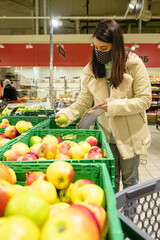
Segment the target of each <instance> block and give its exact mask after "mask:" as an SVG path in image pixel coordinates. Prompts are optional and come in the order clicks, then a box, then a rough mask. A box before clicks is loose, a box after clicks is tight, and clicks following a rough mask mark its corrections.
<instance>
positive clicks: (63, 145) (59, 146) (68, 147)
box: [58, 142, 71, 150]
mask: <svg viewBox="0 0 160 240" xmlns="http://www.w3.org/2000/svg"><path fill="white" fill-rule="evenodd" d="M58 148H66V149H68V150H69V149H70V148H71V146H70V144H69V143H68V142H61V143H59V144H58Z"/></svg>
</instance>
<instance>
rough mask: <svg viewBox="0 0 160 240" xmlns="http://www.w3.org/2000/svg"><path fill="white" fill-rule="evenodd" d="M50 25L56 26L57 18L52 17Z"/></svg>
mask: <svg viewBox="0 0 160 240" xmlns="http://www.w3.org/2000/svg"><path fill="white" fill-rule="evenodd" d="M52 25H53V27H58V20H57V19H52Z"/></svg>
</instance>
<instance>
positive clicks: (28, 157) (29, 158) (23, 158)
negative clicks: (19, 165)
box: [17, 153, 37, 161]
mask: <svg viewBox="0 0 160 240" xmlns="http://www.w3.org/2000/svg"><path fill="white" fill-rule="evenodd" d="M34 160H37V156H35V155H34V154H30V153H25V154H24V155H22V156H20V157H19V158H18V159H17V161H34Z"/></svg>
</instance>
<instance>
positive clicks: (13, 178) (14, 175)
mask: <svg viewBox="0 0 160 240" xmlns="http://www.w3.org/2000/svg"><path fill="white" fill-rule="evenodd" d="M6 167H7V168H8V170H9V172H10V174H11V177H12V180H11V184H16V182H17V176H16V173H15V171H14V170H13V169H12V168H10V167H8V166H6Z"/></svg>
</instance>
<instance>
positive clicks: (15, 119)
mask: <svg viewBox="0 0 160 240" xmlns="http://www.w3.org/2000/svg"><path fill="white" fill-rule="evenodd" d="M4 118H5V119H8V120H9V124H10V125H16V123H17V122H18V121H27V122H31V123H32V124H33V128H34V126H36V125H37V124H39V123H41V122H43V121H44V120H46V117H36V116H34V117H31V116H29V117H25V116H5V117H2V118H0V122H1V121H2V119H4ZM33 128H32V129H33ZM1 131H3V132H4V131H5V129H3V128H1Z"/></svg>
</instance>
